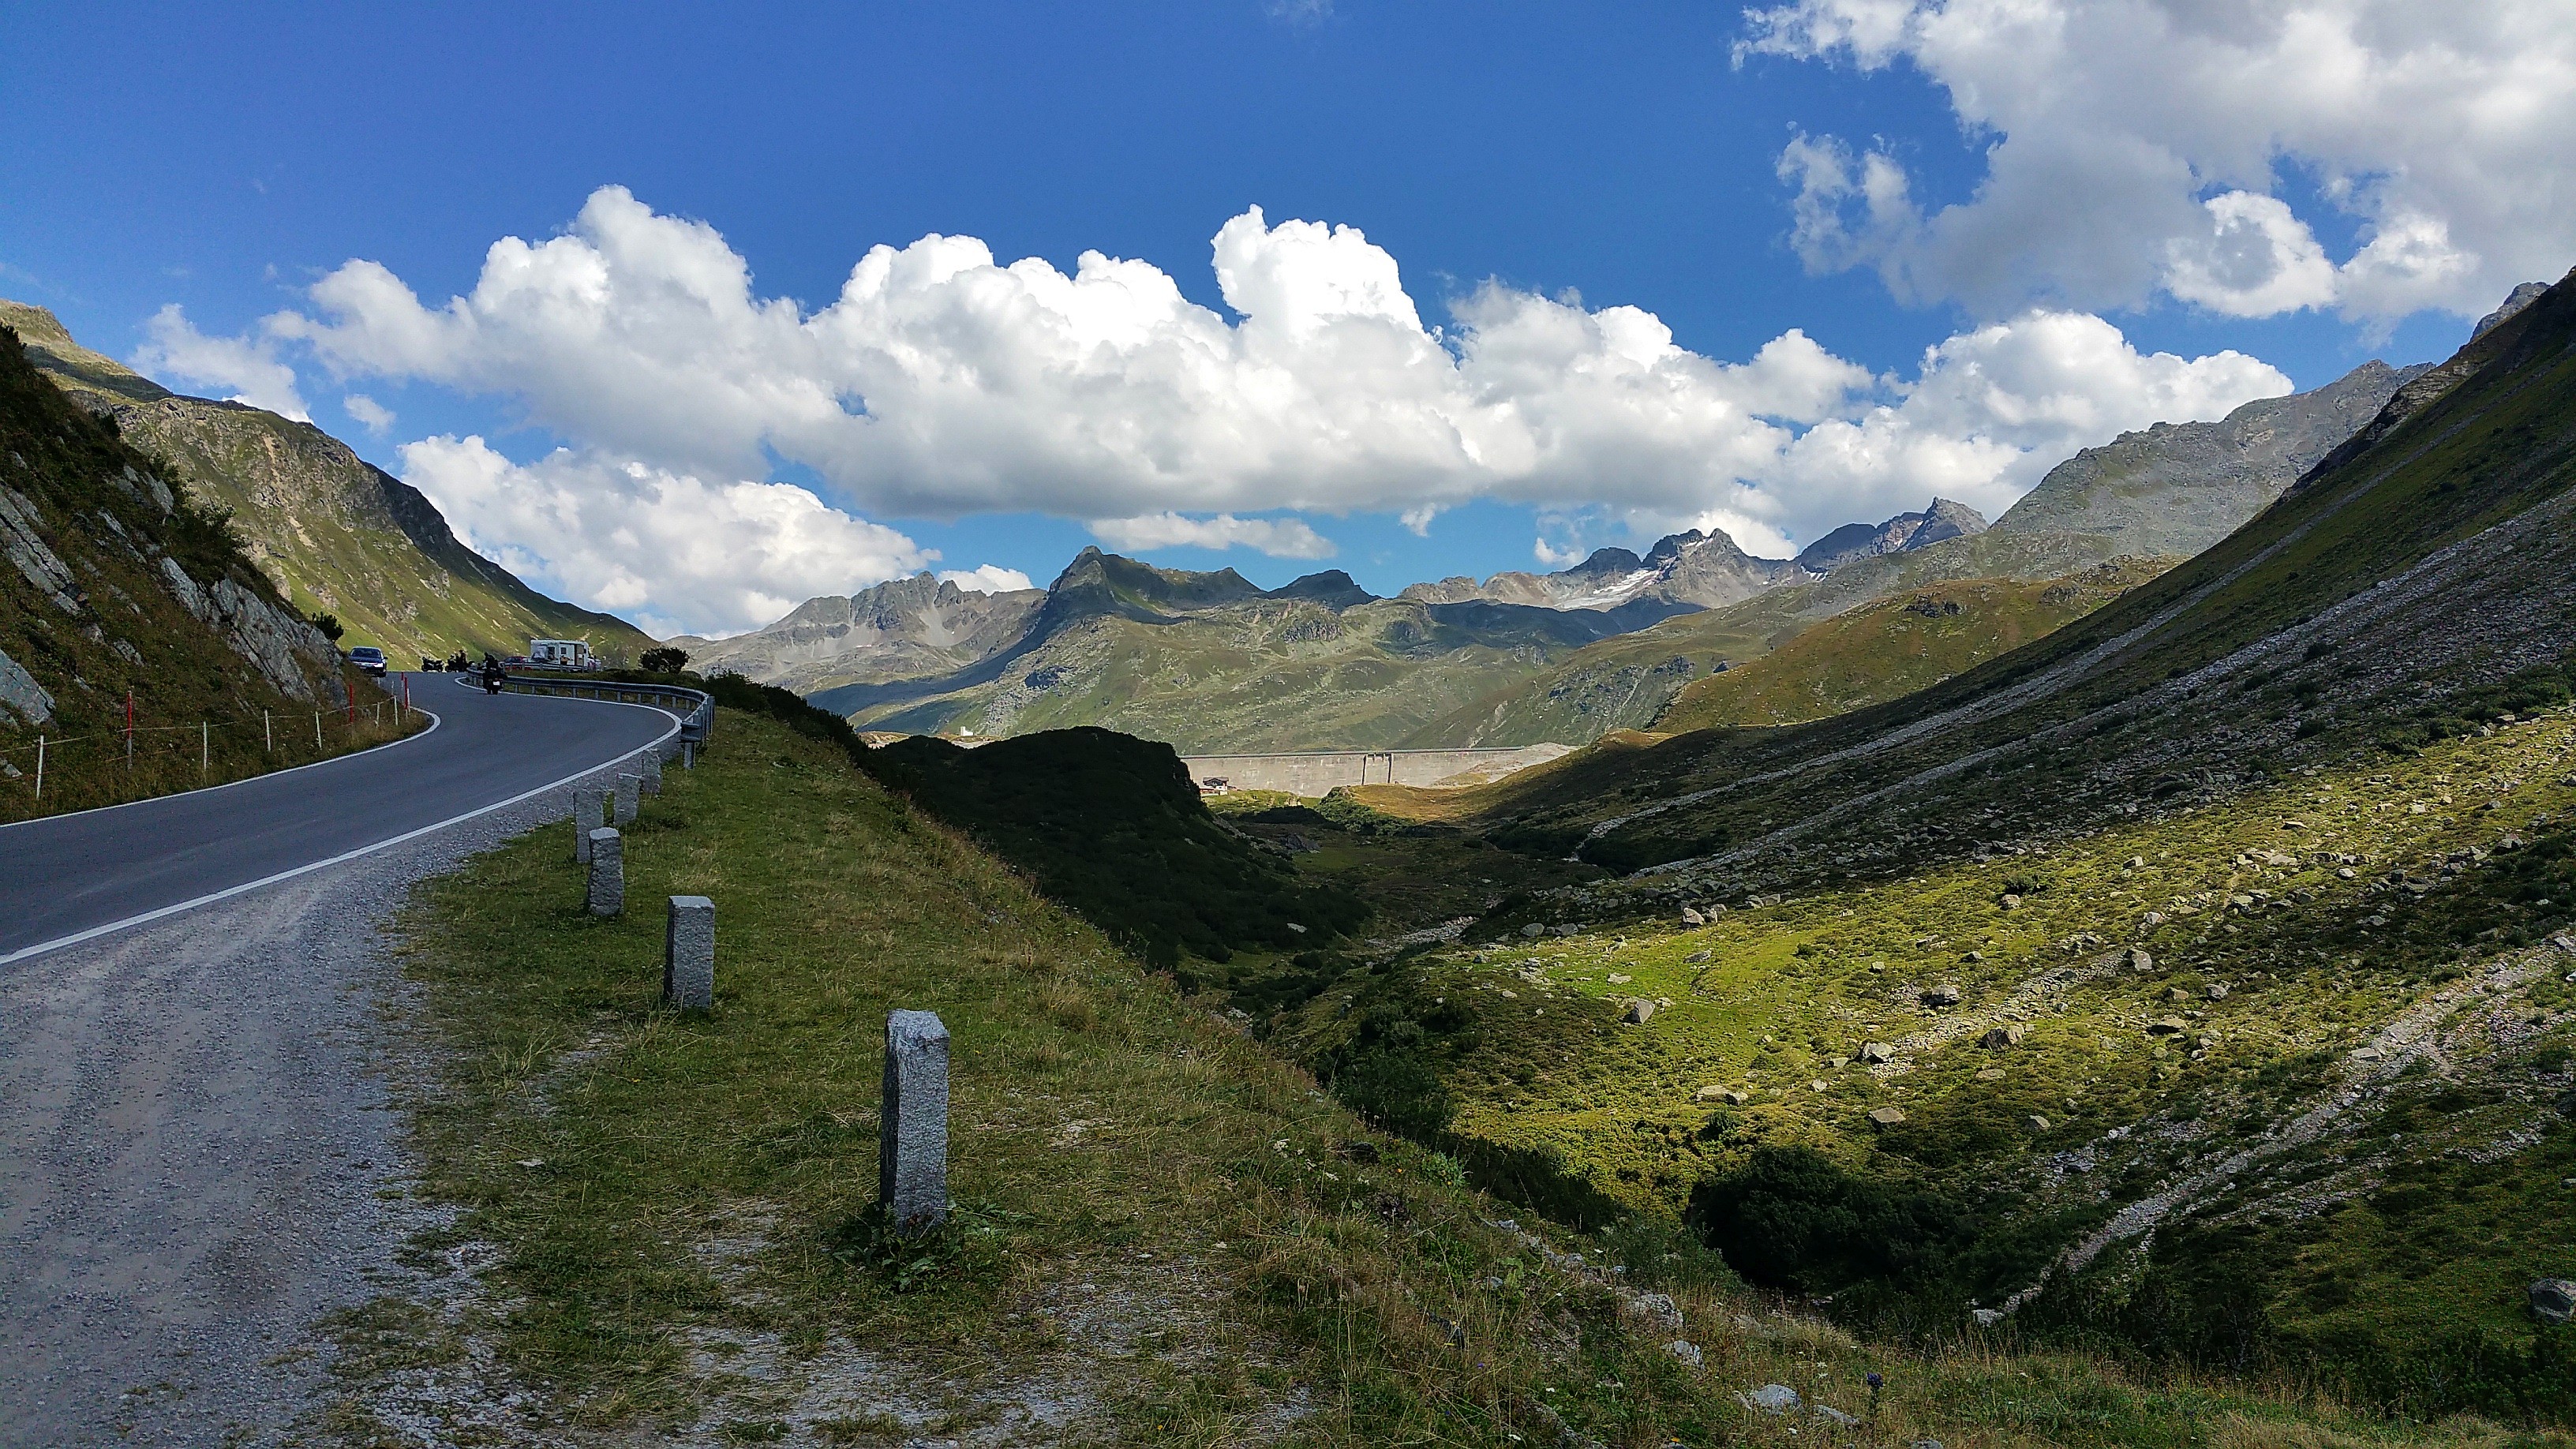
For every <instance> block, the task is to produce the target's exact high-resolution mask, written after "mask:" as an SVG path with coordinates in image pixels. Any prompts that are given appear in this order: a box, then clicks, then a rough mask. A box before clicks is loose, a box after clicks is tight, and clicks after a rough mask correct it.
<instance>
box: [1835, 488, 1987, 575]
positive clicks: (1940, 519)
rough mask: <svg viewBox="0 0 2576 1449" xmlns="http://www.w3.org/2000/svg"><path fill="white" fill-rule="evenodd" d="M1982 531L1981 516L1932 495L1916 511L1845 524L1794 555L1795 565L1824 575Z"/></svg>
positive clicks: (1984, 521)
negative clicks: (1861, 561) (1878, 520)
mask: <svg viewBox="0 0 2576 1449" xmlns="http://www.w3.org/2000/svg"><path fill="white" fill-rule="evenodd" d="M1985 531H1986V518H1985V515H1984V514H1982V513H1979V512H1978V511H1977V510H1975V509H1973V508H1970V507H1969V506H1968V505H1966V504H1964V503H1960V502H1958V501H1956V500H1954V499H1949V498H1934V499H1933V500H1932V505H1931V506H1930V507H1928V508H1926V509H1924V510H1923V511H1922V512H1920V513H1900V514H1898V515H1896V516H1895V517H1894V518H1891V519H1889V520H1887V521H1886V522H1885V523H1879V524H1868V523H1846V524H1844V525H1843V526H1842V527H1840V528H1837V529H1835V530H1834V531H1833V532H1831V533H1828V534H1826V535H1825V536H1824V537H1822V538H1820V539H1817V540H1816V541H1815V542H1814V543H1811V544H1809V545H1807V547H1806V549H1805V550H1804V551H1803V552H1801V553H1800V554H1799V555H1798V559H1797V563H1798V567H1800V568H1802V569H1805V570H1806V571H1807V572H1809V573H1814V574H1828V573H1832V572H1833V571H1834V570H1835V569H1838V568H1841V567H1842V566H1843V565H1844V564H1847V563H1850V562H1852V561H1853V560H1855V559H1864V558H1877V557H1879V556H1880V555H1882V554H1891V553H1909V552H1911V551H1913V550H1915V549H1918V548H1924V547H1928V546H1929V545H1932V544H1936V543H1939V542H1941V541H1942V540H1944V539H1951V538H1965V537H1967V536H1968V535H1969V534H1972V533H1983V532H1985Z"/></svg>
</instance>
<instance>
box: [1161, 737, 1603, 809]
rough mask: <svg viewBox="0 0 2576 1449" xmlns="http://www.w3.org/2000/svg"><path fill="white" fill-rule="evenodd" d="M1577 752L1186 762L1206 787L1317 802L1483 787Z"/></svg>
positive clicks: (1314, 755)
mask: <svg viewBox="0 0 2576 1449" xmlns="http://www.w3.org/2000/svg"><path fill="white" fill-rule="evenodd" d="M1573 752H1574V747H1573V746H1571V745H1523V746H1521V747H1519V748H1518V749H1510V750H1313V751H1307V752H1303V753H1298V754H1278V755H1183V756H1182V757H1181V763H1182V764H1184V765H1187V766H1188V767H1189V771H1190V778H1191V779H1193V780H1196V781H1198V782H1199V783H1200V785H1201V786H1202V787H1205V786H1207V785H1208V782H1210V781H1213V780H1223V781H1224V782H1225V788H1226V789H1229V790H1281V791H1285V792H1287V793H1288V794H1291V795H1304V796H1307V797H1309V798H1313V797H1316V796H1321V795H1324V794H1327V793H1329V792H1331V791H1332V789H1333V788H1334V787H1335V786H1338V785H1433V786H1451V787H1455V786H1460V785H1481V784H1484V783H1485V782H1486V781H1488V780H1499V779H1501V778H1502V777H1503V776H1505V775H1508V774H1511V773H1512V772H1514V771H1516V770H1525V769H1528V768H1529V767H1530V766H1532V765H1538V764H1544V763H1546V762H1547V761H1549V760H1553V759H1555V758H1556V757H1557V756H1559V755H1567V754H1572V753H1573Z"/></svg>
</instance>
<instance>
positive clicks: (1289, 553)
mask: <svg viewBox="0 0 2576 1449" xmlns="http://www.w3.org/2000/svg"><path fill="white" fill-rule="evenodd" d="M1091 534H1092V537H1094V538H1097V539H1099V540H1100V541H1101V542H1102V543H1105V544H1107V545H1109V546H1110V547H1111V548H1114V549H1123V550H1125V551H1127V552H1129V553H1146V552H1150V551H1152V550H1154V549H1158V548H1180V547H1185V546H1186V547H1191V548H1216V549H1226V548H1235V547H1238V546H1240V547H1243V548H1248V549H1251V550H1253V551H1254V552H1256V553H1266V554H1268V555H1270V556H1271V557H1272V558H1331V557H1332V556H1333V541H1332V540H1331V539H1329V538H1326V537H1324V536H1323V535H1322V534H1319V533H1317V532H1316V531H1315V530H1313V529H1312V528H1309V527H1307V526H1306V524H1305V523H1303V522H1302V521H1300V520H1298V519H1294V518H1282V519H1269V518H1237V517H1235V516H1234V515H1233V514H1231V513H1220V514H1218V515H1217V516H1216V517H1214V518H1184V517H1182V516H1181V515H1180V514H1177V513H1148V514H1143V515H1140V516H1138V517H1135V518H1095V519H1093V520H1092V521H1091Z"/></svg>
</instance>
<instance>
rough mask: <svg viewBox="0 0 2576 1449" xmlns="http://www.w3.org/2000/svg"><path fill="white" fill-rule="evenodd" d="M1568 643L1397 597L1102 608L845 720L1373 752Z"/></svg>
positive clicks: (1182, 745)
mask: <svg viewBox="0 0 2576 1449" xmlns="http://www.w3.org/2000/svg"><path fill="white" fill-rule="evenodd" d="M1575 647H1576V646H1575V643H1574V642H1573V641H1570V640H1565V639H1557V638H1550V637H1547V636H1546V635H1544V634H1542V633H1540V632H1538V631H1534V630H1533V631H1526V632H1524V633H1522V634H1521V635H1519V636H1517V637H1493V636H1479V635H1471V634H1469V633H1467V632H1466V631H1463V630H1460V629H1458V628H1455V627H1453V626H1450V625H1445V624H1442V623H1440V622H1439V621H1437V620H1436V619H1435V618H1433V616H1432V615H1431V614H1430V612H1429V610H1428V609H1427V608H1426V607H1425V606H1423V605H1419V604H1414V603H1410V602H1406V601H1403V600H1396V599H1387V600H1381V601H1379V602H1377V603H1373V604H1363V605H1360V606H1358V607H1356V608H1352V609H1348V610H1345V611H1341V612H1339V613H1338V614H1337V613H1336V612H1335V611H1334V610H1332V609H1329V608H1326V607H1324V606H1322V605H1320V604H1317V603H1314V602H1311V601H1304V600H1266V601H1261V602H1258V603H1249V604H1238V605H1233V606H1229V607H1225V608H1222V609H1217V610H1211V611H1209V612H1206V613H1201V614H1194V615H1185V616H1181V617H1180V618H1178V619H1177V620H1176V621H1173V622H1146V621H1144V620H1141V619H1136V618H1130V617H1125V616H1121V615H1108V616H1103V617H1097V618H1092V619H1088V620H1085V621H1083V622H1081V623H1078V624H1075V625H1073V626H1071V627H1069V628H1067V629H1065V630H1064V631H1062V632H1061V633H1059V634H1057V635H1056V636H1055V637H1054V638H1051V639H1049V640H1048V641H1047V642H1046V643H1045V644H1043V645H1041V646H1040V647H1039V648H1037V649H1036V650H1034V651H1032V652H1031V653H1029V654H1027V655H1024V656H1022V657H1021V658H1019V659H1017V660H1015V661H1013V663H1012V665H1011V667H1010V668H1009V669H1008V670H1007V671H1006V672H1005V673H1004V674H1003V676H1002V678H1001V679H999V680H998V681H996V682H994V683H991V684H986V685H979V686H976V687H975V688H972V689H968V690H964V691H961V692H958V693H953V694H948V695H943V696H940V697H938V698H935V699H930V700H924V701H920V702H915V703H908V704H900V705H891V706H885V707H881V708H878V709H873V710H862V711H860V712H858V713H856V714H853V715H852V716H851V717H850V718H851V721H852V723H854V724H857V725H858V726H860V727H861V728H863V729H886V730H909V731H917V732H923V733H932V732H940V731H954V730H956V729H959V728H964V729H970V730H974V731H976V732H977V733H981V734H997V733H1011V734H1026V733H1033V732H1035V731H1038V730H1046V729H1063V728H1067V727H1070V726H1075V725H1088V724H1102V725H1111V726H1114V727H1115V728H1117V729H1119V730H1122V731H1124V732H1126V733H1128V734H1133V735H1138V736H1141V737H1143V738H1146V739H1155V740H1163V741H1166V742H1168V743H1170V744H1171V745H1173V746H1174V747H1175V748H1178V749H1180V750H1182V751H1184V752H1195V751H1210V750H1227V751H1243V750H1253V751H1259V750H1311V749H1383V748H1387V747H1390V746H1394V745H1396V744H1398V743H1399V742H1402V741H1406V740H1409V739H1411V738H1413V737H1414V736H1415V735H1416V734H1417V733H1418V732H1419V731H1420V730H1421V729H1422V727H1423V726H1424V725H1425V724H1427V723H1428V722H1430V721H1431V720H1433V719H1436V718H1438V717H1440V716H1441V715H1444V714H1447V713H1448V712H1449V711H1450V710H1452V709H1454V708H1456V707H1457V706H1459V705H1460V704H1462V703H1464V702H1466V701H1467V700H1470V699H1472V698H1474V697H1475V696H1476V695H1477V694H1479V693H1481V692H1483V691H1484V690H1486V689H1489V688H1490V687H1491V686H1492V683H1493V681H1494V680H1495V679H1496V678H1498V677H1501V678H1510V677H1514V676H1519V675H1526V674H1529V673H1532V672H1535V671H1536V670H1538V669H1541V668H1543V667H1545V666H1546V665H1547V664H1548V663H1549V662H1551V661H1552V660H1555V659H1559V658H1563V657H1564V656H1565V655H1567V654H1570V653H1572V652H1573V650H1574V648H1575ZM1032 681H1035V682H1034V683H1033V682H1032Z"/></svg>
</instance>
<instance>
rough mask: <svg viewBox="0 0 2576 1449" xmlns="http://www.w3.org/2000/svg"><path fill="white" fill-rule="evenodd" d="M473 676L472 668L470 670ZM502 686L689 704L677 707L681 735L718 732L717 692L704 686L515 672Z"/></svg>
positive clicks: (697, 737) (699, 739)
mask: <svg viewBox="0 0 2576 1449" xmlns="http://www.w3.org/2000/svg"><path fill="white" fill-rule="evenodd" d="M467 674H468V676H469V677H471V676H472V671H471V670H469V671H467ZM501 688H502V689H504V690H506V691H509V692H510V693H513V694H555V695H566V696H569V697H571V698H574V699H605V700H613V701H615V702H617V703H619V704H656V703H658V704H663V705H666V706H669V705H685V706H687V707H686V708H685V709H673V710H672V713H674V714H677V715H679V716H680V738H681V739H682V740H683V741H685V742H687V743H689V744H692V745H698V746H704V745H705V744H706V742H707V741H708V740H710V739H712V738H714V736H715V732H716V701H715V696H714V695H711V694H708V693H706V692H705V691H703V690H697V689H683V688H681V687H680V686H678V685H676V684H620V683H618V682H617V681H615V680H613V679H530V678H528V677H527V676H526V675H523V674H513V675H511V676H509V677H508V678H507V679H505V680H503V681H502V684H501Z"/></svg>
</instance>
